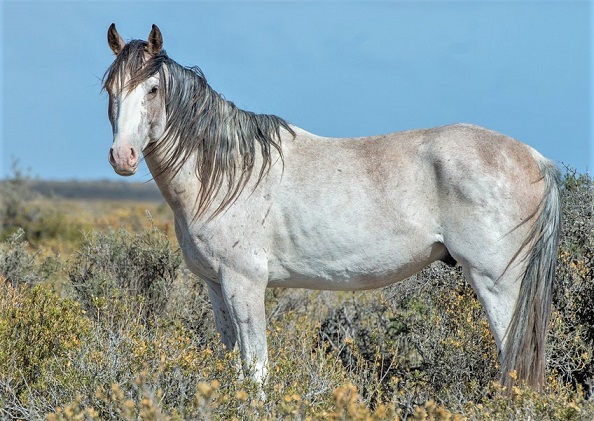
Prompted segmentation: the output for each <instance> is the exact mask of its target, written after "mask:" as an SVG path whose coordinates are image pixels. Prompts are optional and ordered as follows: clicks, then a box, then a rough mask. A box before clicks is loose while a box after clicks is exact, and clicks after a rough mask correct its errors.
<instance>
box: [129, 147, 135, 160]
mask: <svg viewBox="0 0 594 421" xmlns="http://www.w3.org/2000/svg"><path fill="white" fill-rule="evenodd" d="M130 158H131V159H135V158H136V150H135V149H134V148H130Z"/></svg>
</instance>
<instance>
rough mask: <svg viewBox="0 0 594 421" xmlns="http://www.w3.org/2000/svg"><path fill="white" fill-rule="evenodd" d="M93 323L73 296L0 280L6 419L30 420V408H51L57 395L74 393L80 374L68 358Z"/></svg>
mask: <svg viewBox="0 0 594 421" xmlns="http://www.w3.org/2000/svg"><path fill="white" fill-rule="evenodd" d="M89 327H90V325H89V323H88V320H87V319H86V318H85V317H84V314H83V312H82V310H81V308H80V306H79V304H78V303H76V302H75V301H74V300H72V299H66V300H61V299H60V298H59V297H58V296H57V295H56V294H55V293H53V292H51V291H49V290H48V289H46V288H45V287H43V286H41V285H37V286H34V287H29V286H27V285H25V286H22V287H15V286H12V285H11V284H10V283H8V282H6V281H5V280H2V279H1V278H0V408H4V409H3V410H0V414H1V416H2V418H13V417H14V418H30V416H31V411H33V412H36V411H47V410H49V409H51V408H53V407H54V406H55V400H54V399H56V398H57V399H60V400H61V399H64V398H70V399H72V398H73V397H74V395H73V394H69V393H68V392H69V391H70V390H72V387H73V385H74V384H73V381H75V378H76V373H75V372H74V371H73V369H72V365H71V360H70V358H72V356H73V354H75V353H76V351H77V350H78V349H79V348H80V346H81V343H82V342H84V341H85V338H86V337H87V335H88V334H89ZM48 390H51V393H47V392H48ZM55 393H60V394H61V393H64V395H63V396H59V397H57V396H52V394H55Z"/></svg>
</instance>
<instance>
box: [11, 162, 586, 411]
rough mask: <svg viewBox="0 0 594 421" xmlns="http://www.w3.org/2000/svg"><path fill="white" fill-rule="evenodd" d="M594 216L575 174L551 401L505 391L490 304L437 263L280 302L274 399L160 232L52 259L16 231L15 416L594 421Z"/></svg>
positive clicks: (558, 290)
mask: <svg viewBox="0 0 594 421" xmlns="http://www.w3.org/2000/svg"><path fill="white" fill-rule="evenodd" d="M17 196H18V195H17ZM38 200H40V199H39V198H38V197H27V196H22V197H16V198H15V200H14V201H12V202H11V203H9V204H8V205H9V206H16V205H15V203H17V204H18V206H23V209H26V208H27V207H28V206H29V205H30V203H31V201H38ZM45 200H47V199H45ZM51 205H52V206H55V208H54V209H58V211H59V212H62V211H60V210H59V205H56V202H52V204H51ZM0 206H7V205H6V203H4V205H0ZM593 207H594V183H593V181H592V179H591V178H590V177H589V176H587V175H584V174H578V173H575V172H574V171H571V170H568V171H567V175H566V177H565V180H564V189H563V211H564V221H563V232H562V237H561V243H560V251H559V263H558V267H557V282H556V285H555V291H554V298H553V307H554V309H553V314H552V317H551V325H550V333H549V337H548V349H547V361H548V370H547V375H548V386H547V388H546V390H545V392H544V393H543V394H541V395H537V394H535V393H533V392H531V391H530V390H529V389H527V388H525V387H523V385H521V384H518V385H517V386H515V387H514V388H513V389H512V395H511V396H509V395H508V394H507V393H506V392H505V391H504V390H502V389H501V387H500V386H499V385H498V382H497V376H498V375H497V373H498V361H497V350H496V347H495V344H494V342H493V340H492V338H491V335H490V333H489V329H488V325H487V321H486V318H485V316H484V314H483V310H482V307H481V305H480V304H479V302H478V300H477V299H476V296H475V294H474V292H473V291H472V289H471V288H470V287H469V286H468V284H466V283H465V281H464V279H463V277H462V274H461V273H460V271H459V269H457V268H451V267H448V266H445V265H442V264H441V263H437V264H434V265H432V266H431V267H429V268H426V269H425V270H424V271H422V272H421V273H419V274H417V275H415V276H414V277H412V278H410V279H409V280H407V281H405V282H402V283H398V284H395V285H393V286H390V287H388V288H384V289H382V290H377V291H370V292H362V293H331V292H316V291H306V290H282V289H271V290H269V291H268V293H267V296H266V300H267V302H266V304H267V314H268V330H269V333H268V341H269V352H270V361H271V362H270V374H269V379H268V383H267V385H266V386H265V392H266V395H267V399H266V401H261V400H259V399H258V398H257V397H258V396H259V395H258V394H257V393H256V386H255V385H254V384H252V383H251V382H250V381H249V380H243V379H242V375H241V372H240V370H239V368H238V367H239V364H238V358H239V357H238V355H237V353H236V352H229V351H228V350H225V349H224V347H223V346H222V345H220V344H219V341H218V334H217V333H216V330H215V328H214V321H213V318H212V312H211V308H210V304H209V301H208V294H207V292H206V288H205V286H204V284H203V283H202V282H201V281H199V280H197V279H195V278H194V277H193V276H192V275H191V274H190V273H189V271H188V270H187V269H186V268H185V267H184V266H183V263H182V259H181V256H180V252H179V250H178V247H177V245H176V244H175V242H174V241H172V240H170V238H169V236H168V235H166V234H164V233H163V231H162V230H160V229H157V228H156V227H155V226H154V223H153V222H151V220H150V219H145V222H144V227H143V228H139V226H138V224H136V228H135V230H133V231H132V230H130V228H129V227H128V229H117V228H116V229H107V228H105V225H102V224H100V223H97V227H98V228H92V227H90V228H91V229H89V230H84V229H81V231H80V234H79V235H78V236H77V238H76V240H75V241H74V242H71V243H70V244H71V245H75V247H76V249H75V252H74V253H71V254H68V255H65V256H64V255H55V256H52V255H51V253H48V252H47V250H45V249H44V248H43V247H44V244H51V246H50V247H51V248H53V247H54V246H55V241H56V238H58V237H56V236H53V237H52V236H45V235H44V234H42V235H41V236H38V237H35V236H33V237H31V236H30V234H28V233H27V230H28V229H30V228H31V226H33V225H29V222H27V219H26V218H25V219H23V218H13V219H12V221H13V222H15V221H20V222H18V224H16V222H15V224H16V225H10V226H8V225H6V224H4V225H3V228H2V229H3V232H2V233H0V234H1V235H2V238H3V239H4V241H3V242H2V244H1V245H0V290H1V291H0V292H1V293H0V417H1V418H2V419H46V418H47V419H55V420H58V419H61V420H66V419H108V420H109V419H113V420H116V419H117V420H120V419H128V420H132V419H135V420H136V419H159V420H161V419H163V420H164V419H225V420H226V419H258V420H259V419H286V418H289V419H312V420H315V419H324V420H325V419H330V420H371V419H376V420H380V419H382V420H383V419H398V418H403V419H456V417H458V418H459V419H462V418H466V419H479V420H480V419H564V420H591V419H594V397H593V394H594V313H593V312H594V310H593V309H594V281H593V274H594V269H593V259H594V244H593V241H594V218H593ZM40 209H45V207H43V206H42V207H40ZM2 212H5V213H4V215H6V214H7V213H6V212H7V211H6V209H3V210H2ZM100 219H101V218H98V219H97V221H99V220H100ZM41 220H46V221H48V219H38V220H37V221H38V222H36V223H35V224H34V230H39V229H41V231H42V232H43V230H44V228H43V225H44V223H39V221H41ZM11 224H12V222H11ZM40 227H41V228H40ZM87 228H89V227H87ZM49 229H50V227H48V230H49ZM32 238H38V239H39V240H35V241H30V239H32ZM59 238H63V239H64V241H72V237H70V238H69V239H68V238H66V237H59ZM60 241H62V240H60ZM48 255H49V256H48ZM510 376H513V373H510ZM512 378H513V377H512Z"/></svg>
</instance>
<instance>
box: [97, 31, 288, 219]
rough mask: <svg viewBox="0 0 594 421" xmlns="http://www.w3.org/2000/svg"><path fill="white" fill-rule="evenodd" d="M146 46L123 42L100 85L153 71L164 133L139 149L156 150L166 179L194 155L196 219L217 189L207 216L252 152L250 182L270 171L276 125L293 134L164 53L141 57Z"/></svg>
mask: <svg viewBox="0 0 594 421" xmlns="http://www.w3.org/2000/svg"><path fill="white" fill-rule="evenodd" d="M146 46H147V43H146V42H145V41H139V40H134V41H131V42H129V43H128V44H127V45H126V46H125V47H124V49H123V50H122V51H121V52H120V53H119V54H118V56H117V57H116V59H115V61H114V62H113V64H112V65H111V66H110V67H109V68H108V69H107V71H106V73H105V76H104V78H103V87H104V89H107V90H108V91H110V92H114V91H121V90H122V89H124V88H127V89H133V88H135V87H136V86H138V85H139V84H140V83H142V82H143V81H145V80H146V79H148V78H149V77H151V76H153V75H155V74H159V78H160V79H161V86H163V87H165V94H164V98H165V109H166V114H167V122H166V128H165V134H164V135H163V138H162V139H160V140H159V142H157V143H156V144H153V145H149V147H147V150H146V151H145V153H148V154H150V153H153V152H154V151H155V150H156V149H157V148H159V149H161V148H162V150H163V151H164V152H163V154H162V155H163V156H164V157H165V159H164V160H163V162H161V165H160V167H159V168H158V169H157V174H158V175H164V176H165V177H166V178H167V179H169V180H170V179H171V178H173V177H174V176H175V175H176V174H177V173H178V172H179V171H180V169H181V167H182V165H183V164H184V163H185V162H186V161H187V160H188V159H189V158H190V156H192V155H195V158H196V167H195V171H196V175H197V176H198V179H199V180H200V184H201V188H200V193H199V196H198V198H197V203H196V205H197V210H196V217H198V216H201V215H203V214H204V213H205V212H206V210H207V209H208V208H209V207H210V206H211V205H213V202H214V200H215V198H216V197H217V195H218V194H219V193H221V192H222V195H223V196H222V199H221V201H220V203H217V204H216V208H215V210H214V211H213V212H212V215H211V217H213V216H215V215H217V214H218V213H220V212H221V211H222V210H223V209H225V207H226V206H228V205H229V204H231V203H232V202H233V201H234V200H235V199H237V197H238V196H239V195H240V194H241V192H242V191H243V189H244V188H245V185H246V184H247V182H248V181H249V179H250V177H251V174H252V172H253V170H254V165H255V161H256V158H257V156H258V153H259V154H260V155H261V157H262V164H261V166H260V168H259V172H258V180H257V183H256V185H257V184H258V183H260V181H261V180H262V178H263V177H264V176H265V175H266V174H267V173H268V171H269V170H270V167H271V165H272V151H273V150H276V151H277V152H278V154H279V156H280V158H281V160H282V148H281V134H280V131H281V129H285V130H287V131H288V132H289V133H291V134H292V135H295V133H294V131H293V130H292V129H291V127H290V125H289V124H288V123H287V122H286V121H285V120H283V119H282V118H280V117H277V116H274V115H266V114H255V113H252V112H248V111H244V110H241V109H239V108H237V107H236V106H235V104H233V103H232V102H229V101H226V100H225V99H224V98H222V97H221V95H219V94H218V93H217V92H216V91H215V90H214V89H212V88H211V87H210V86H209V85H208V83H207V82H206V78H205V77H204V74H203V73H202V71H201V70H200V69H199V68H198V67H184V66H181V65H179V64H177V63H176V62H175V61H173V60H172V59H170V58H169V57H168V56H167V54H166V52H165V51H162V52H161V53H159V54H157V55H154V56H151V57H150V58H149V59H147V58H146V57H148V55H147V54H146V52H145V51H146ZM127 78H129V80H128V82H127V83H126V85H124V81H125V80H126V79H127ZM258 150H259V151H258Z"/></svg>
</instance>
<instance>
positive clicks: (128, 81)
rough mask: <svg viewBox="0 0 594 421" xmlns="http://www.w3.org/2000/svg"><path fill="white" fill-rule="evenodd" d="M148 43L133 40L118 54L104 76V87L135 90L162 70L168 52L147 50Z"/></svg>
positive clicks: (111, 89)
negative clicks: (150, 52)
mask: <svg viewBox="0 0 594 421" xmlns="http://www.w3.org/2000/svg"><path fill="white" fill-rule="evenodd" d="M147 46H148V43H147V42H146V41H141V40H132V41H130V42H129V43H128V44H126V46H125V47H124V48H123V49H122V51H121V52H120V53H119V54H118V55H117V56H116V58H115V60H114V62H113V63H112V64H111V66H109V68H108V69H107V71H106V72H105V75H104V76H103V89H107V90H108V91H111V92H121V91H122V90H124V89H127V90H129V91H130V90H133V89H134V88H136V87H137V86H138V85H140V84H141V83H142V82H144V81H145V80H147V79H148V78H149V77H151V76H153V75H154V74H156V73H158V72H160V71H161V69H162V67H163V63H164V62H165V61H166V60H167V54H166V52H165V51H164V50H163V51H161V52H160V53H159V54H156V55H150V54H148V52H147Z"/></svg>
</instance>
